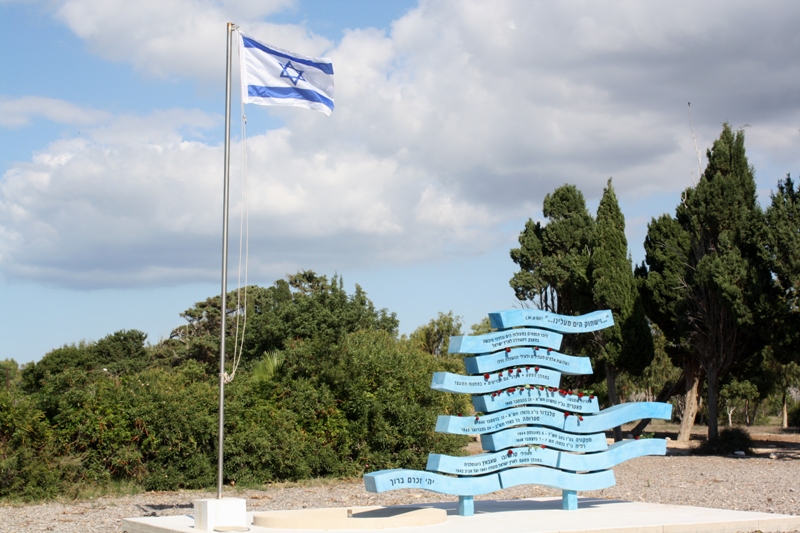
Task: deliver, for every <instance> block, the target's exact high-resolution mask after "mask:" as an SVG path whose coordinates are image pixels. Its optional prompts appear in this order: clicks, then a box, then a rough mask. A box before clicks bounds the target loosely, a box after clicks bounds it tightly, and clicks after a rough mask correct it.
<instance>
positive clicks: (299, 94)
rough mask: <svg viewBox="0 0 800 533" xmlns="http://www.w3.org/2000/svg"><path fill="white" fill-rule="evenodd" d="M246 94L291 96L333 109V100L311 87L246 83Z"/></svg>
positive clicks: (266, 96) (276, 96)
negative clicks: (299, 87)
mask: <svg viewBox="0 0 800 533" xmlns="http://www.w3.org/2000/svg"><path fill="white" fill-rule="evenodd" d="M247 94H248V96H257V97H259V98H287V99H288V98H292V99H298V100H308V101H309V102H319V103H321V104H323V105H325V106H327V107H329V108H330V109H331V110H333V100H331V99H330V98H327V97H325V96H324V95H322V94H320V93H318V92H317V91H312V90H311V89H297V88H296V87H265V86H263V85H248V86H247Z"/></svg>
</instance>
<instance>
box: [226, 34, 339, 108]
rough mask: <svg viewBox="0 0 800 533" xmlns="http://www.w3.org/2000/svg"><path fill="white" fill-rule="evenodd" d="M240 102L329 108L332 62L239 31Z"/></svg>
mask: <svg viewBox="0 0 800 533" xmlns="http://www.w3.org/2000/svg"><path fill="white" fill-rule="evenodd" d="M239 37H240V38H239V61H240V62H241V77H242V102H244V103H245V104H260V105H286V106H296V107H305V108H307V109H313V110H314V111H321V112H323V113H325V114H326V115H328V116H330V114H331V111H333V64H332V63H331V61H330V60H329V59H324V58H323V59H317V58H313V57H306V56H302V55H300V54H295V53H292V52H287V51H286V50H281V49H280V48H275V47H274V46H269V45H266V44H264V43H260V42H258V41H256V40H255V39H253V38H251V37H248V36H246V35H244V34H243V33H241V32H239Z"/></svg>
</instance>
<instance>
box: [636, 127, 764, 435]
mask: <svg viewBox="0 0 800 533" xmlns="http://www.w3.org/2000/svg"><path fill="white" fill-rule="evenodd" d="M707 158H708V166H707V167H706V169H705V172H704V173H703V175H702V176H701V178H700V181H699V182H698V184H697V186H696V187H694V188H688V189H686V190H685V191H684V193H683V195H682V201H681V203H680V204H679V205H678V207H677V209H676V221H677V224H678V226H679V227H680V232H682V233H683V235H673V238H672V239H671V240H670V241H664V242H662V243H657V242H652V243H651V244H652V245H653V248H658V247H661V254H662V256H663V257H669V256H670V254H672V256H673V257H672V260H673V261H674V262H671V263H670V266H669V267H668V268H661V269H659V268H656V269H651V274H652V273H653V271H656V272H659V273H660V274H665V273H668V275H669V276H671V277H674V278H675V279H674V280H673V282H674V281H677V282H678V283H677V285H674V286H672V287H671V288H666V287H662V289H665V288H666V290H664V291H663V292H662V293H661V295H660V298H662V299H666V298H667V297H668V295H669V294H670V292H674V293H677V294H675V302H674V307H673V308H672V309H671V310H670V312H674V313H675V316H674V317H673V318H672V319H671V320H666V321H664V320H663V319H662V322H663V323H664V324H665V325H666V326H667V328H665V331H668V329H669V322H672V323H673V324H674V326H675V330H674V332H675V334H674V335H673V339H674V340H676V341H678V342H680V343H681V344H682V345H683V346H685V347H686V349H687V354H688V355H687V357H689V358H691V362H692V364H693V365H694V366H696V367H700V368H702V370H703V371H704V372H705V374H706V384H707V391H708V440H709V443H710V444H711V446H712V447H714V446H715V445H716V444H717V440H718V437H719V432H718V416H719V409H718V399H719V384H720V378H721V377H723V376H725V375H726V374H727V373H728V372H729V371H730V370H731V368H732V367H733V366H734V365H736V364H738V363H740V362H741V361H743V360H744V359H746V358H747V357H749V356H752V355H753V354H755V353H756V352H757V351H758V350H759V349H760V348H761V347H762V346H763V341H762V339H761V338H760V336H759V332H758V328H757V321H758V319H759V306H760V305H761V302H762V297H763V294H764V290H765V288H766V287H767V286H768V284H769V273H768V271H767V270H766V268H765V265H764V262H763V261H762V260H761V259H760V256H761V254H760V250H759V248H760V243H759V236H760V234H761V232H762V229H763V216H762V212H761V209H760V208H759V206H758V203H757V201H756V185H755V179H754V177H753V168H752V167H751V166H750V164H749V163H748V161H747V156H746V154H745V148H744V132H742V131H738V132H736V133H734V132H733V131H732V130H731V128H730V126H728V124H725V125H724V126H723V129H722V133H721V134H720V137H719V139H717V140H716V141H715V142H714V145H713V147H712V148H711V149H710V150H708V152H707ZM658 225H660V226H661V228H660V229H661V230H662V231H666V232H669V231H675V230H676V227H675V226H674V224H672V223H667V222H666V221H665V222H664V223H662V224H658ZM652 229H655V227H654V226H653V224H651V230H652ZM680 232H678V233H680ZM648 237H650V235H648ZM670 242H671V244H670ZM684 245H685V246H686V248H685V250H684V249H682V248H683V246H684ZM669 246H673V247H674V248H676V249H669ZM651 251H653V250H652V249H651ZM683 254H685V256H683ZM654 256H655V254H653V255H650V256H648V261H649V260H650V259H651V258H653V257H654ZM681 263H682V265H681ZM673 269H674V270H673ZM648 277H649V275H648ZM648 281H649V280H648ZM655 281H656V280H655V279H654V280H653V282H652V283H650V284H649V286H650V289H651V290H652V289H653V288H655V287H656V285H657V284H656V283H655ZM659 325H661V324H659ZM685 368H686V367H685ZM687 379H688V377H687Z"/></svg>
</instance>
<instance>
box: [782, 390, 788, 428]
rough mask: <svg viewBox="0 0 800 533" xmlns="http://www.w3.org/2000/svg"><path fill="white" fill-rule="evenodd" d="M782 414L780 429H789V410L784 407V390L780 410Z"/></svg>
mask: <svg viewBox="0 0 800 533" xmlns="http://www.w3.org/2000/svg"><path fill="white" fill-rule="evenodd" d="M781 411H782V414H783V420H782V422H781V427H782V428H783V429H786V428H788V427H789V410H788V409H787V407H786V389H783V408H782V409H781Z"/></svg>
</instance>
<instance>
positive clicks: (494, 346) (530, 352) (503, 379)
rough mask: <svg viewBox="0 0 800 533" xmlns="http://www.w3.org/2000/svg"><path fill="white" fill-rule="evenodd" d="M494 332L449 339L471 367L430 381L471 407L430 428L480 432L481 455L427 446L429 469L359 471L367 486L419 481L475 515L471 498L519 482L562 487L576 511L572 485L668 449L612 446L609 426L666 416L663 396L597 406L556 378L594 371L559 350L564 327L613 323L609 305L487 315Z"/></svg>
mask: <svg viewBox="0 0 800 533" xmlns="http://www.w3.org/2000/svg"><path fill="white" fill-rule="evenodd" d="M489 320H490V322H491V325H492V328H493V329H495V330H497V331H493V332H492V333H487V334H484V335H474V336H461V337H451V338H450V348H449V352H450V353H458V354H467V355H470V356H469V357H466V358H465V359H464V365H465V367H466V371H467V374H468V375H466V376H464V375H459V374H452V373H448V372H436V373H434V375H433V381H432V383H431V388H433V389H434V390H440V391H445V392H454V393H463V394H471V395H472V404H473V406H474V408H475V414H473V415H470V416H460V415H459V416H452V415H440V416H439V418H438V420H437V423H436V431H437V432H441V433H450V434H460V435H480V440H481V445H482V448H483V449H484V451H485V453H481V454H478V455H472V456H466V457H454V456H449V455H441V454H435V453H431V454H429V455H428V462H427V465H426V470H425V471H420V470H409V469H391V470H381V471H378V472H371V473H368V474H365V475H364V484H365V486H366V489H367V490H368V491H370V492H385V491H389V490H398V489H410V488H421V489H426V490H429V491H433V492H438V493H442V494H452V495H457V496H458V497H459V505H458V514H459V515H462V516H471V515H472V514H474V502H473V497H474V496H475V495H478V494H487V493H490V492H495V491H498V490H501V489H504V488H510V487H514V486H516V485H523V484H536V485H544V486H548V487H553V488H556V489H560V490H561V491H562V508H563V509H565V510H574V509H577V508H578V496H577V492H578V491H586V490H599V489H603V488H607V487H610V486H612V485H614V484H615V483H616V481H615V479H614V472H613V471H612V470H611V468H612V467H613V466H615V465H617V464H619V463H621V462H623V461H627V460H628V459H632V458H634V457H640V456H643V455H664V454H665V453H666V441H665V440H664V439H641V440H637V439H628V440H623V441H620V442H617V443H614V444H612V445H611V446H609V445H608V444H607V440H606V436H605V431H606V430H609V429H611V428H614V427H616V426H619V425H622V424H625V423H628V422H632V421H634V420H640V419H644V418H659V419H669V418H670V417H671V414H672V406H671V405H670V404H667V403H655V402H634V403H625V404H620V405H615V406H613V407H611V408H609V409H604V410H602V411H601V410H600V407H599V405H598V401H597V398H596V397H595V396H594V395H593V394H592V393H590V392H588V391H581V390H566V389H564V388H562V387H561V376H562V375H587V374H591V373H592V367H591V362H590V360H589V358H588V357H580V356H573V355H567V354H563V353H560V352H559V351H558V350H559V349H560V347H561V340H562V338H563V335H564V334H576V333H590V332H593V331H598V330H601V329H604V328H607V327H610V326H612V325H613V324H614V319H613V316H612V314H611V312H610V311H596V312H594V313H589V314H587V315H582V316H576V317H570V316H562V315H556V314H553V313H550V312H547V311H540V310H530V309H521V310H511V311H502V312H499V313H490V314H489Z"/></svg>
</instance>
